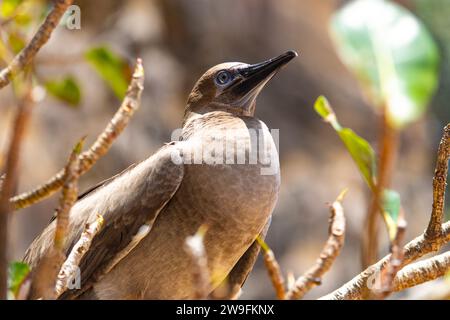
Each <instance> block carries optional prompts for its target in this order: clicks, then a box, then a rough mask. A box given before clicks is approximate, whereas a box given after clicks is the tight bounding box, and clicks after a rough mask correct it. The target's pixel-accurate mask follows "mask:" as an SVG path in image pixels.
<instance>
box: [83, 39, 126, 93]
mask: <svg viewBox="0 0 450 320" xmlns="http://www.w3.org/2000/svg"><path fill="white" fill-rule="evenodd" d="M85 57H86V60H87V61H88V62H89V64H90V65H91V66H92V67H93V68H94V70H95V71H97V73H98V74H99V75H100V77H102V79H103V80H104V81H105V82H106V83H107V84H108V85H109V86H110V87H111V89H112V90H113V92H114V94H115V95H116V96H117V97H118V98H119V99H123V97H125V93H126V92H127V88H128V82H129V79H130V76H131V69H130V66H129V65H128V63H127V62H126V60H125V59H123V58H122V57H120V56H119V55H117V54H115V53H114V52H112V51H111V50H110V49H109V48H107V47H97V48H92V49H90V50H88V51H87V52H86V54H85Z"/></svg>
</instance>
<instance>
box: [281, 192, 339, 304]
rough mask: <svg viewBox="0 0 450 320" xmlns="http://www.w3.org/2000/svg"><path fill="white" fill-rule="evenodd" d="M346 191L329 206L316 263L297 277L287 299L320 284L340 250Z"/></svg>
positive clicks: (292, 298) (299, 296) (293, 297)
mask: <svg viewBox="0 0 450 320" xmlns="http://www.w3.org/2000/svg"><path fill="white" fill-rule="evenodd" d="M346 191H347V190H344V191H343V192H342V193H341V194H340V195H339V196H338V198H337V199H336V201H335V202H333V204H332V205H331V206H330V226H329V231H328V233H329V237H328V240H327V242H326V244H325V246H324V247H323V249H322V252H321V253H320V256H319V258H318V259H317V261H316V264H315V265H314V266H313V267H311V268H310V269H309V270H308V271H306V272H305V274H304V275H302V276H301V277H299V278H298V279H297V281H296V282H295V284H294V286H293V287H292V289H291V290H289V292H288V293H287V299H289V300H294V299H301V298H302V297H303V296H304V295H305V294H306V293H307V292H308V291H310V290H311V289H312V288H314V287H315V286H317V285H319V284H321V282H322V277H323V275H324V274H325V273H326V272H327V271H328V270H329V269H330V268H331V266H332V264H333V262H334V261H335V260H336V258H337V256H338V255H339V253H340V252H341V249H342V246H343V245H344V239H345V216H344V209H343V207H342V204H341V202H342V199H343V197H344V195H345V193H346Z"/></svg>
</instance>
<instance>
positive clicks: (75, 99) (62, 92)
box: [45, 76, 81, 106]
mask: <svg viewBox="0 0 450 320" xmlns="http://www.w3.org/2000/svg"><path fill="white" fill-rule="evenodd" d="M45 88H46V89H47V92H48V93H50V94H51V95H52V96H54V97H56V98H57V99H59V100H61V101H64V102H66V103H68V104H69V105H71V106H77V105H78V104H79V103H80V100H81V89H80V87H79V86H78V83H77V81H76V80H75V79H74V78H72V77H71V76H69V77H66V78H64V79H63V80H60V81H58V80H52V81H47V82H46V83H45Z"/></svg>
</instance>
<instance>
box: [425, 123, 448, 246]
mask: <svg viewBox="0 0 450 320" xmlns="http://www.w3.org/2000/svg"><path fill="white" fill-rule="evenodd" d="M449 158H450V123H449V124H447V125H446V126H445V128H444V133H443V135H442V139H441V143H440V144H439V149H438V155H437V161H436V169H435V171H434V178H433V209H432V211H431V219H430V222H429V224H428V228H427V231H426V232H425V236H426V237H427V238H429V239H430V240H432V239H435V238H438V237H440V236H441V231H442V229H441V225H442V220H443V217H444V199H445V187H446V185H447V183H446V182H447V174H448V160H449Z"/></svg>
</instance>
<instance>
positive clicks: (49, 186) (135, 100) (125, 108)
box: [10, 59, 144, 210]
mask: <svg viewBox="0 0 450 320" xmlns="http://www.w3.org/2000/svg"><path fill="white" fill-rule="evenodd" d="M143 89H144V69H143V67H142V61H141V59H137V63H136V67H135V69H134V74H133V78H132V80H131V83H130V85H129V87H128V91H127V94H126V96H125V98H124V100H123V101H122V104H121V106H120V108H119V110H118V111H117V112H116V114H115V115H114V117H113V118H112V119H111V121H110V122H109V123H108V125H107V126H106V128H105V130H104V131H103V132H102V133H101V134H100V135H99V136H98V137H97V140H96V141H95V142H94V144H93V145H92V146H91V147H90V148H89V150H87V151H85V152H83V153H81V154H80V156H79V158H80V166H79V173H78V174H79V175H82V174H84V173H85V172H87V171H88V170H90V169H91V168H92V166H93V165H94V164H95V163H96V162H97V160H98V159H100V158H101V157H102V156H104V155H105V154H106V153H107V152H108V150H109V149H110V147H111V145H112V143H113V142H114V140H115V139H116V138H117V137H118V136H119V135H120V134H121V133H122V131H123V130H124V129H125V127H126V126H127V125H128V122H129V121H130V118H131V117H132V116H133V114H134V112H135V111H136V110H137V109H138V108H139V106H140V102H141V93H142V90H143ZM64 174H65V169H62V170H61V171H60V172H58V173H57V174H56V175H55V176H53V177H52V178H51V179H50V180H49V181H47V182H46V183H44V184H43V185H41V186H38V187H37V188H35V189H33V190H31V191H29V192H25V193H23V194H21V195H18V196H15V197H13V198H11V199H10V201H11V203H12V204H13V206H14V208H15V209H16V210H17V209H22V208H26V207H28V206H30V205H32V204H34V203H37V202H39V201H41V200H43V199H45V198H47V197H49V196H51V195H52V194H53V193H55V192H56V191H58V190H59V189H60V188H61V187H62V185H63V183H64Z"/></svg>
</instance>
